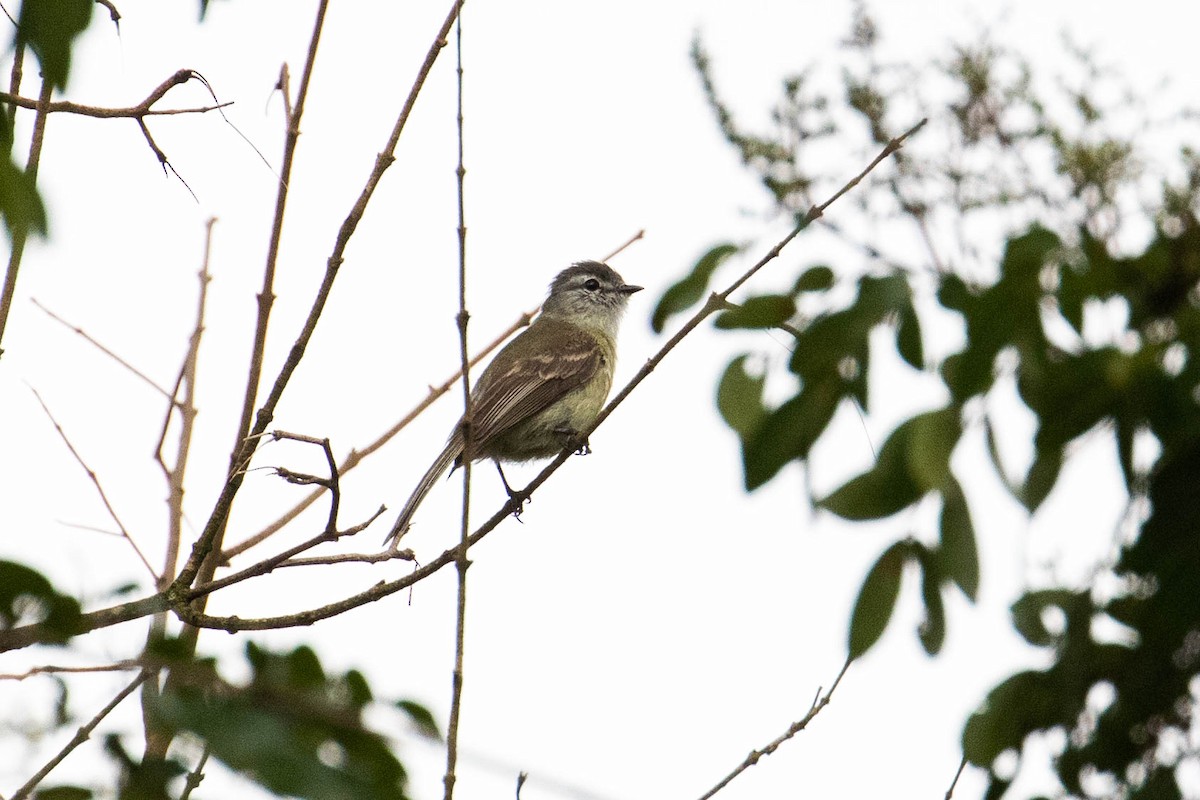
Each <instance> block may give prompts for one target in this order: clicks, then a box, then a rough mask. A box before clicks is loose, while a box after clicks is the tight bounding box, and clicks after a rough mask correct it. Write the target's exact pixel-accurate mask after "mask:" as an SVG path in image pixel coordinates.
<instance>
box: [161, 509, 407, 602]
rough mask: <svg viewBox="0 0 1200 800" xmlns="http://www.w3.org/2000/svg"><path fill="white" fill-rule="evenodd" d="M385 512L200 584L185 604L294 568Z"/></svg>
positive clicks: (404, 554) (400, 555)
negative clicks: (316, 549) (300, 557)
mask: <svg viewBox="0 0 1200 800" xmlns="http://www.w3.org/2000/svg"><path fill="white" fill-rule="evenodd" d="M386 510H387V508H386V507H385V506H380V507H379V509H378V510H377V511H376V512H375V513H374V514H372V515H371V516H370V517H369V518H368V519H367V520H366V521H364V522H360V523H359V524H358V525H355V526H353V527H351V528H347V529H346V530H344V531H329V530H324V531H321V532H320V533H318V534H317V535H316V536H314V537H312V538H311V539H309V540H307V541H304V542H301V543H300V544H298V545H296V546H294V547H290V548H288V549H287V550H284V551H283V552H282V553H277V554H275V555H273V556H271V557H270V558H265V559H263V560H262V561H260V562H258V563H257V564H251V565H250V566H248V567H246V568H245V569H243V570H239V571H238V572H233V573H230V574H229V575H226V576H225V577H223V578H220V579H219V580H214V581H209V582H207V583H202V584H200V585H199V586H196V587H195V588H194V589H190V590H189V591H188V592H187V594H186V595H185V596H184V597H185V600H186V601H187V602H191V601H192V600H196V599H197V598H200V597H206V596H208V595H210V594H212V593H213V592H215V591H217V590H218V589H224V588H225V587H227V586H232V585H233V584H235V583H241V582H242V581H244V580H247V579H249V578H256V577H258V576H260V575H266V574H268V573H270V572H272V571H274V570H275V568H276V567H280V566H284V565H285V562H292V563H289V564H288V565H289V566H294V565H295V564H294V557H295V556H297V555H299V554H300V553H303V552H305V551H307V550H311V549H313V548H314V547H316V546H317V545H319V544H324V543H325V542H336V541H337V540H338V539H341V538H344V537H346V536H354V535H355V534H357V533H361V532H362V531H364V530H366V528H367V526H368V525H370V524H371V523H372V522H374V521H375V520H376V519H378V518H379V516H380V515H381V514H382V513H383V512H384V511H386ZM393 558H399V559H402V560H404V561H411V560H413V554H412V551H411V550H401V551H398V554H397V555H395V556H393ZM347 560H349V559H347ZM378 560H379V561H388V560H390V559H386V558H381V559H378Z"/></svg>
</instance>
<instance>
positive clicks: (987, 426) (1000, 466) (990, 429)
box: [983, 414, 1021, 501]
mask: <svg viewBox="0 0 1200 800" xmlns="http://www.w3.org/2000/svg"><path fill="white" fill-rule="evenodd" d="M983 435H984V441H985V442H986V443H987V451H988V456H989V457H990V458H991V459H992V466H993V467H995V468H996V476H997V477H998V478H1000V482H1001V483H1003V484H1004V486H1005V488H1006V489H1008V491H1009V494H1011V495H1012V496H1013V498H1014V499H1015V500H1018V501H1019V500H1020V499H1021V487H1020V486H1019V485H1018V484H1016V483H1015V482H1013V480H1012V479H1011V478H1009V477H1008V470H1006V469H1005V468H1004V462H1003V461H1002V460H1001V459H1000V447H999V445H998V444H997V443H996V428H995V426H994V425H992V418H991V417H989V416H987V415H986V414H985V415H984V417H983Z"/></svg>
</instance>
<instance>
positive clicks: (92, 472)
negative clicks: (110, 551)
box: [29, 386, 158, 581]
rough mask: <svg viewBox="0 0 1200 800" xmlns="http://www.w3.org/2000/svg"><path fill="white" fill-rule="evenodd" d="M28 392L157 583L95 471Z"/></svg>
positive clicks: (35, 390) (64, 432) (40, 400)
mask: <svg viewBox="0 0 1200 800" xmlns="http://www.w3.org/2000/svg"><path fill="white" fill-rule="evenodd" d="M29 391H31V392H33V396H34V397H35V398H37V401H38V404H39V405H40V406H41V407H42V411H45V412H46V416H47V417H48V418H49V419H50V423H51V424H52V425H53V426H54V430H56V431H58V435H59V437H61V438H62V440H63V444H65V445H66V446H67V450H69V451H71V455H72V456H74V457H75V460H76V461H77V462H78V463H79V466H81V467H83V471H84V472H86V473H87V476H88V479H89V480H91V482H92V485H93V486H95V487H96V493H97V494H99V495H100V501H101V502H102V503H104V508H105V509H106V510H107V511H108V515H109V516H110V517H112V520H113V522H115V523H117V527H118V528H119V529H120V530H121V536H122V537H123V538H124V539H125V540H126V541H127V542H129V546H130V547H132V548H133V551H134V552H135V553H137V557H138V558H139V559H141V561H142V563H143V564H144V565H145V566H146V570H147V571H148V572H149V573H150V575H151V576H152V577H153V578H154V579H155V581H157V580H158V575H157V574H156V573H155V572H154V567H152V566H150V562H149V561H148V560H146V556H145V554H144V553H142V548H140V547H138V545H137V542H135V541H134V540H133V537H132V536H130V535H129V530H128V529H127V528H126V527H125V524H124V523H123V522H121V518H120V517H118V516H117V511H116V509H114V508H113V507H112V503H110V502H109V501H108V495H107V494H105V492H104V487H103V486H101V485H100V479H99V478H98V477H97V476H96V472H95V470H93V469H92V468H91V467H89V466H88V465H87V462H86V461H84V460H83V456H81V455H79V451H78V450H76V449H75V445H73V444H71V440H70V439H69V438H68V437H67V433H66V431H64V430H63V428H62V425H59V424H58V420H57V419H55V418H54V414H52V413H51V412H50V407H49V406H47V405H46V401H45V400H43V399H42V396H41V394H39V393H38V390H37V389H34V388H33V387H32V386H30V387H29Z"/></svg>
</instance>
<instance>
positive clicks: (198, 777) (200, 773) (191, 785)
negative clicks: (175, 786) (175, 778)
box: [179, 742, 209, 800]
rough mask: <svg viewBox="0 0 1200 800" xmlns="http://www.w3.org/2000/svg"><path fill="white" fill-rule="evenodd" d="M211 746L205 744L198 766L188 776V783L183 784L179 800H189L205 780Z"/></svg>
mask: <svg viewBox="0 0 1200 800" xmlns="http://www.w3.org/2000/svg"><path fill="white" fill-rule="evenodd" d="M208 754H209V744H208V742H205V743H204V749H203V750H202V751H201V752H200V758H199V759H198V760H197V761H196V766H195V768H194V769H192V771H191V772H189V773H188V774H187V781H185V782H184V784H183V792H181V793H180V795H179V800H188V799H189V798H190V797H191V796H192V792H194V791H195V790H196V789H197V788H198V787H199V786H200V782H201V781H202V780H204V765H205V764H207V763H208Z"/></svg>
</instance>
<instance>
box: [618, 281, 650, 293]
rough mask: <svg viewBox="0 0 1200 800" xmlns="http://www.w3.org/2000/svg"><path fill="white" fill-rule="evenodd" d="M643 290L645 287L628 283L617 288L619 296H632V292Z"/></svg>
mask: <svg viewBox="0 0 1200 800" xmlns="http://www.w3.org/2000/svg"><path fill="white" fill-rule="evenodd" d="M644 288H646V287H644V286H634V285H633V284H630V283H623V284H621V285H620V286H618V287H617V291H618V292H620V293H621V294H633V293H634V292H640V291H641V290H642V289H644Z"/></svg>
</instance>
